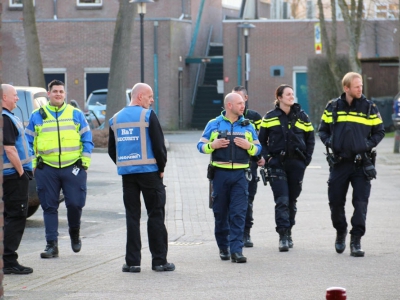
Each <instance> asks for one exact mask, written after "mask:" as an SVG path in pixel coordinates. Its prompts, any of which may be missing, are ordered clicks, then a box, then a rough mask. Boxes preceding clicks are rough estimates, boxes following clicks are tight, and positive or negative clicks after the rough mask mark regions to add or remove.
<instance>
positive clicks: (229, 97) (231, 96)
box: [224, 93, 242, 108]
mask: <svg viewBox="0 0 400 300" xmlns="http://www.w3.org/2000/svg"><path fill="white" fill-rule="evenodd" d="M238 100H242V97H241V96H240V95H239V94H238V93H229V94H227V95H226V96H225V99H224V107H225V108H226V106H227V104H228V103H233V102H235V101H238Z"/></svg>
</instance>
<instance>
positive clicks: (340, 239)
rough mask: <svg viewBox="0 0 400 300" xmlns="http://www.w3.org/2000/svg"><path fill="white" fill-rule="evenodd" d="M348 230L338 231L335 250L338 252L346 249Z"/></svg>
mask: <svg viewBox="0 0 400 300" xmlns="http://www.w3.org/2000/svg"><path fill="white" fill-rule="evenodd" d="M346 236H347V231H346V232H341V233H339V232H338V233H336V241H335V250H336V252H337V253H343V251H344V250H345V249H346Z"/></svg>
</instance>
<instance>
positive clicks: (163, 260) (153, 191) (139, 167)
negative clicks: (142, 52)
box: [108, 83, 175, 273]
mask: <svg viewBox="0 0 400 300" xmlns="http://www.w3.org/2000/svg"><path fill="white" fill-rule="evenodd" d="M153 102H154V99H153V90H152V89H151V87H150V86H149V85H147V84H145V83H137V84H135V85H134V86H133V88H132V96H131V103H130V104H129V106H127V107H125V108H123V109H122V110H121V111H119V112H118V113H116V114H115V115H114V117H112V118H111V119H110V121H109V123H110V130H109V140H108V154H109V155H110V157H111V159H112V160H113V161H114V163H116V165H117V169H118V174H119V175H122V186H123V197H124V205H125V210H126V226H127V242H126V255H125V261H126V263H125V264H124V265H123V266H122V272H131V273H137V272H140V270H141V268H140V263H141V253H140V250H141V248H142V244H141V239H140V212H141V210H140V193H143V199H144V203H145V205H146V209H147V216H148V219H147V230H148V232H147V234H148V236H149V248H150V252H151V256H152V270H154V271H157V272H162V271H174V270H175V265H174V264H173V263H169V262H168V261H167V252H168V233H167V229H166V227H165V224H164V220H165V201H166V194H165V186H164V184H163V177H164V169H165V165H166V163H167V150H166V147H165V142H164V134H163V132H162V129H161V126H160V123H159V121H158V118H157V115H156V114H155V113H154V111H153V110H151V109H150V106H151V104H152V103H153Z"/></svg>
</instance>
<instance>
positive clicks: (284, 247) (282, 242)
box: [279, 234, 289, 252]
mask: <svg viewBox="0 0 400 300" xmlns="http://www.w3.org/2000/svg"><path fill="white" fill-rule="evenodd" d="M287 251H289V239H288V235H287V234H281V235H279V252H287Z"/></svg>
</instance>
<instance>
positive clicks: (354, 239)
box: [350, 235, 365, 257]
mask: <svg viewBox="0 0 400 300" xmlns="http://www.w3.org/2000/svg"><path fill="white" fill-rule="evenodd" d="M364 254H365V252H364V250H362V249H361V236H354V235H352V236H351V239H350V255H351V256H354V257H363V256H364Z"/></svg>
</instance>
